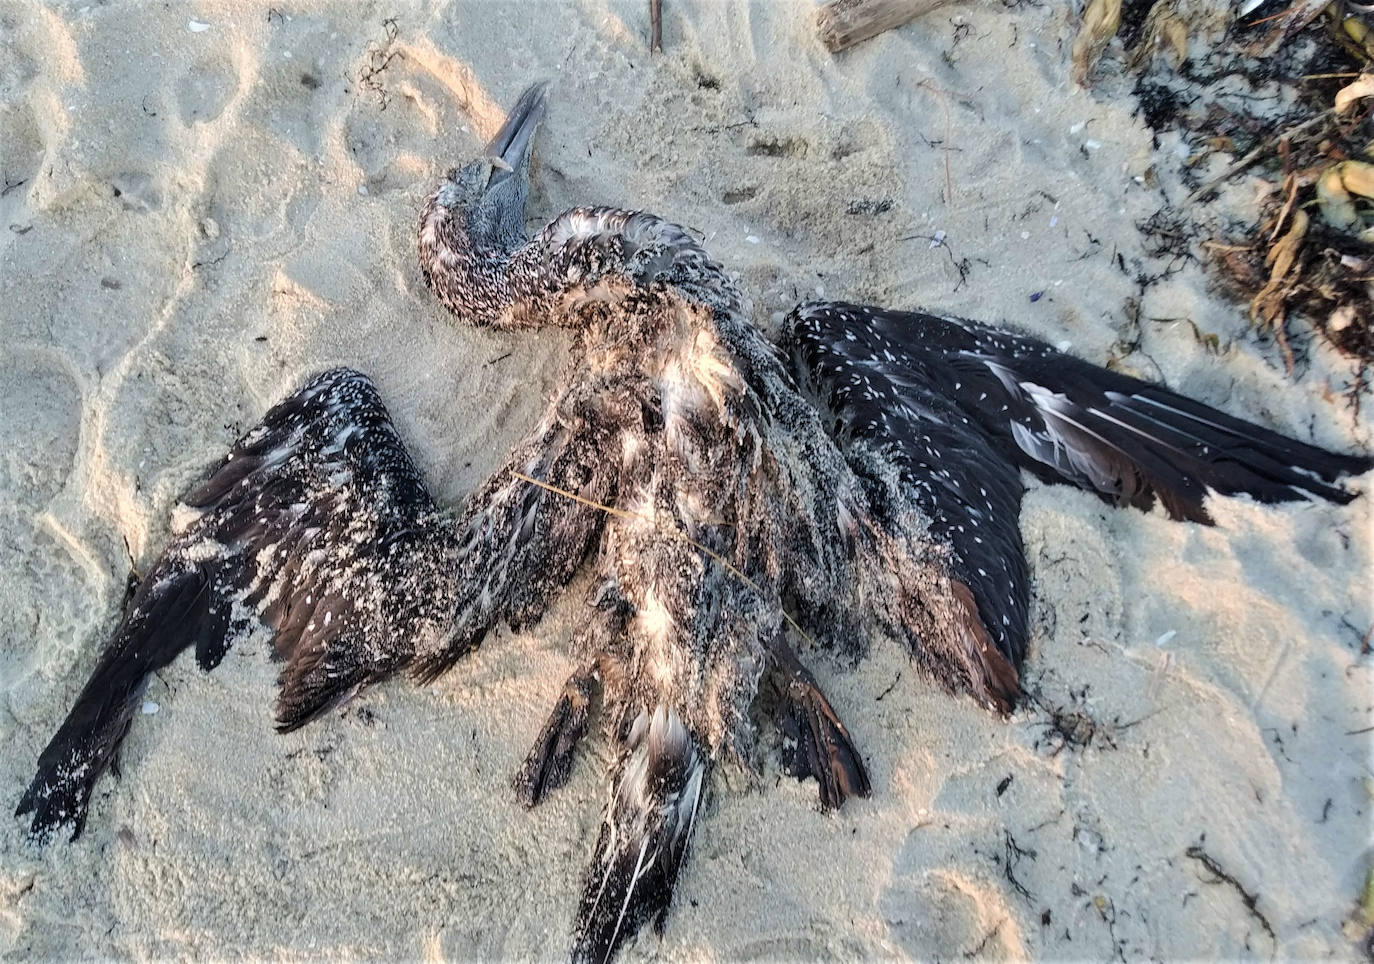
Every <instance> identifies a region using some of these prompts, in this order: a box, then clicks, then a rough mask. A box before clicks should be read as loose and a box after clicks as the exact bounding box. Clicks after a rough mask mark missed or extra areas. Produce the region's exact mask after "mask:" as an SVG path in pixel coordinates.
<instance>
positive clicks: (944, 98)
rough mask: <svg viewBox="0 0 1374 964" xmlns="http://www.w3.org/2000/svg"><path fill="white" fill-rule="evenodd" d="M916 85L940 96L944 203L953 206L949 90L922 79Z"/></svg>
mask: <svg viewBox="0 0 1374 964" xmlns="http://www.w3.org/2000/svg"><path fill="white" fill-rule="evenodd" d="M916 86H917V87H924V88H925V89H926V90H928V91H930V92H932V93H934V94H935V95H937V96H938V97H939V98H940V107H941V108H942V109H943V110H944V112H945V142H944V144H943V145H941V146H942V147H943V148H944V154H945V204H946V205H948V206H949V207H953V206H954V179H953V178H952V177H950V174H949V139H950V119H949V91H947V90H942V89H941V88H939V87H936V86H935V85H934V84H932V83H931V82H930V81H928V80H923V81H921V82H920V83H919V84H917V85H916Z"/></svg>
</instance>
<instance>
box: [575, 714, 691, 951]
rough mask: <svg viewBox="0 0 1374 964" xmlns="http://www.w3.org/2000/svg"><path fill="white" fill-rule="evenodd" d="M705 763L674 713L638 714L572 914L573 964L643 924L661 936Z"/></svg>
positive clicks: (613, 948) (615, 946)
mask: <svg viewBox="0 0 1374 964" xmlns="http://www.w3.org/2000/svg"><path fill="white" fill-rule="evenodd" d="M707 768H708V763H707V760H706V757H705V756H704V755H703V754H702V752H701V750H700V748H699V747H698V744H697V742H696V740H695V738H694V737H693V736H692V734H691V733H690V732H689V731H688V729H687V727H686V726H685V725H684V724H683V722H682V720H681V719H680V718H679V717H678V715H677V713H676V712H674V711H673V710H672V709H665V708H664V707H663V706H662V705H660V706H659V707H658V708H657V709H656V710H654V713H653V715H652V717H651V716H650V715H649V713H648V712H647V711H646V712H642V713H640V715H639V717H638V718H637V719H636V720H635V722H634V725H633V726H632V727H631V729H630V734H629V736H628V737H627V739H626V740H625V747H624V752H623V754H622V756H621V760H620V764H619V769H618V772H617V773H616V775H615V778H614V781H613V783H612V790H611V800H610V805H609V806H608V807H607V809H606V817H605V820H604V822H603V823H602V826H601V835H600V838H599V839H598V840H597V844H596V859H595V860H594V861H593V863H592V866H591V868H590V869H589V871H588V874H587V880H586V884H585V886H584V888H583V892H582V904H581V907H580V908H579V910H578V922H577V934H576V938H575V943H574V946H573V959H574V960H575V961H588V962H592V961H594V962H603V961H608V960H610V958H611V957H612V956H613V955H614V954H615V952H616V950H617V949H618V948H619V947H620V945H621V944H623V943H624V942H625V941H626V940H628V939H629V938H630V937H631V936H633V935H634V934H635V933H637V932H638V931H639V929H640V928H641V927H642V926H643V925H644V924H645V923H646V922H647V921H649V920H650V919H652V920H653V921H654V926H655V928H656V929H658V930H659V931H662V928H663V923H664V921H665V920H666V918H667V916H668V909H669V907H670V905H671V904H672V899H673V888H674V886H675V885H676V884H677V878H678V874H679V873H680V872H681V870H682V865H683V862H684V860H685V859H686V856H687V848H688V845H689V844H690V843H691V839H692V831H693V829H694V828H695V827H696V821H697V814H698V813H699V812H700V810H701V803H702V800H703V798H704V795H705V791H706V775H707Z"/></svg>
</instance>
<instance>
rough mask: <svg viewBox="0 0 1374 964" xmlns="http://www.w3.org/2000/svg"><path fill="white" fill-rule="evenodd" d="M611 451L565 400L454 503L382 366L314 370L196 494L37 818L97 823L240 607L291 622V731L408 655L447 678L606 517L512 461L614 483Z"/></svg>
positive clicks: (44, 782)
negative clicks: (159, 680) (149, 706)
mask: <svg viewBox="0 0 1374 964" xmlns="http://www.w3.org/2000/svg"><path fill="white" fill-rule="evenodd" d="M597 456H598V453H597V452H596V451H595V450H594V447H593V450H587V449H586V447H585V446H582V445H579V444H578V442H577V439H576V438H575V437H570V436H569V433H568V432H567V431H566V430H564V429H563V428H562V427H561V425H560V424H559V423H558V422H557V419H554V418H552V417H551V419H550V420H549V422H548V426H547V427H545V428H543V429H542V430H541V432H540V433H536V435H535V437H534V438H532V439H531V440H530V441H529V442H527V443H526V445H525V446H523V447H522V448H521V449H520V450H517V453H516V455H515V456H514V457H513V461H512V464H511V465H508V466H506V467H505V468H503V469H502V471H500V472H498V473H497V474H496V476H494V477H493V478H492V480H491V481H489V482H488V483H487V485H486V486H485V487H484V488H483V489H482V490H480V491H479V492H478V493H477V495H476V496H475V497H474V498H473V499H472V500H470V501H469V503H468V506H467V509H466V510H465V512H464V514H463V516H462V517H461V518H458V519H455V518H454V517H452V516H450V515H448V514H446V513H444V512H441V511H440V510H438V509H437V508H436V506H435V505H434V502H433V500H432V499H431V498H430V496H429V494H428V492H427V491H426V490H425V486H424V483H423V480H422V479H421V477H420V475H419V473H418V471H417V470H416V468H415V466H414V464H413V462H412V461H411V459H410V457H409V455H408V454H407V452H406V450H405V447H404V445H403V444H402V443H401V440H400V437H399V436H398V435H397V433H396V430H395V428H394V427H393V425H392V423H391V418H390V416H389V414H388V413H387V411H386V408H385V406H384V405H383V404H382V401H381V398H380V396H379V395H378V393H377V390H376V388H375V387H374V386H373V385H372V383H371V381H370V380H368V379H367V378H366V377H365V376H363V375H361V374H359V373H357V372H354V371H351V370H348V369H335V370H332V371H329V372H325V373H324V374H322V375H319V376H317V377H316V378H314V379H312V380H311V381H310V382H309V383H307V384H306V385H305V386H304V387H302V388H301V389H300V390H299V391H297V392H296V393H295V394H293V395H291V396H290V397H289V398H287V399H285V400H284V401H282V402H281V403H279V404H278V405H276V406H274V407H273V408H272V409H271V410H270V411H269V412H268V413H267V414H266V416H264V418H263V420H262V422H261V423H260V424H259V425H257V426H256V427H255V428H254V429H252V430H251V431H250V432H249V433H248V434H247V435H245V436H244V437H243V438H242V439H240V440H239V442H238V443H237V444H236V445H235V446H234V448H233V450H232V451H231V452H230V454H229V455H228V456H227V457H226V459H225V460H224V462H223V463H222V464H221V465H220V466H219V468H218V469H217V470H216V471H215V472H214V473H213V474H212V475H211V477H210V478H209V479H208V480H206V482H204V483H203V484H202V485H200V486H198V487H196V488H195V489H194V490H193V491H191V492H190V493H189V494H188V495H187V496H186V498H185V500H184V501H185V504H186V505H187V506H189V507H191V508H193V509H198V510H200V515H199V516H198V517H197V518H196V519H195V520H194V521H192V522H191V523H190V525H189V526H188V527H187V528H186V529H185V530H184V531H183V532H182V533H181V534H179V535H178V536H177V537H176V538H175V539H173V541H172V543H171V544H170V545H169V546H168V547H167V549H166V550H165V551H164V552H163V553H162V555H161V556H160V557H159V558H158V560H157V562H156V563H155V564H154V565H153V567H152V570H151V572H150V573H149V575H148V577H147V579H146V580H144V582H143V584H142V585H141V587H140V588H139V590H138V592H137V593H136V594H135V596H134V598H133V600H132V601H131V604H130V607H129V609H128V612H127V613H126V614H125V616H124V619H123V620H122V621H121V622H120V624H119V627H118V628H117V630H116V631H115V635H114V638H113V640H112V641H111V643H110V645H109V647H107V649H106V650H105V652H104V653H103V654H102V656H101V658H100V661H99V663H98V665H97V667H96V669H95V672H94V673H93V674H92V676H91V679H90V681H89V682H88V683H87V684H86V687H85V688H84V689H83V690H82V692H81V694H80V696H78V698H77V701H76V704H75V706H74V707H73V708H72V710H71V712H70V713H69V714H68V716H67V719H66V720H65V722H64V723H63V724H62V726H61V727H60V728H59V730H58V732H57V734H56V736H54V738H53V740H52V741H51V743H49V745H48V747H47V748H46V749H45V750H44V751H43V753H42V754H41V755H40V757H39V761H38V771H37V774H36V775H35V777H34V779H33V781H32V783H31V784H30V786H29V788H28V790H27V791H26V792H25V794H24V797H23V799H22V800H21V801H20V803H19V807H18V810H17V814H21V815H22V814H25V813H30V812H32V813H33V818H32V822H31V829H30V833H31V836H32V837H33V838H34V839H36V840H39V841H44V840H47V839H48V838H50V837H51V836H52V834H53V832H54V831H55V830H57V829H58V828H59V827H61V826H63V825H69V826H70V827H71V828H72V830H73V837H75V836H77V835H79V834H80V832H81V829H82V827H83V825H84V822H85V817H86V809H87V806H88V803H89V800H90V795H91V791H92V789H93V787H94V785H95V782H96V780H97V779H98V778H99V776H100V774H101V773H102V772H104V770H106V769H107V768H109V767H110V766H111V765H112V763H113V762H114V760H115V757H116V755H117V753H118V749H119V745H120V743H121V741H122V740H123V739H124V737H125V735H126V734H127V732H128V728H129V724H130V722H131V720H132V716H133V713H134V709H135V707H136V706H137V704H138V701H139V699H140V696H141V694H142V692H143V690H144V687H145V686H146V683H147V679H148V676H149V675H150V674H151V673H153V672H155V671H157V670H158V669H161V668H162V667H164V666H166V665H167V664H168V663H170V662H171V661H172V660H173V659H175V658H176V656H177V655H178V654H180V653H181V652H182V651H183V650H184V649H186V648H187V647H188V646H191V645H193V644H194V646H195V652H196V659H197V662H198V663H199V664H200V666H201V667H202V668H203V669H207V670H208V669H212V668H214V667H215V666H216V665H218V663H219V662H220V661H221V660H222V659H223V657H224V654H225V653H226V652H227V650H228V647H229V645H230V643H231V641H232V639H233V638H234V636H235V628H236V625H237V621H239V620H242V621H245V622H246V621H247V620H248V619H249V618H250V617H251V616H254V615H256V616H257V617H258V618H259V619H260V620H261V621H262V622H263V623H264V624H266V625H267V626H268V627H269V628H270V629H271V630H272V636H273V638H272V645H273V653H274V655H275V656H276V657H277V658H278V659H280V660H282V661H283V662H284V666H283V668H282V671H281V676H280V683H281V691H280V694H279V696H278V700H277V707H276V712H277V722H278V727H279V729H281V730H283V731H286V730H294V729H296V728H298V727H300V726H303V725H304V724H306V723H308V722H309V721H310V720H312V719H314V718H315V717H317V716H319V715H320V714H321V713H324V712H326V711H327V710H329V709H330V708H331V707H333V706H336V705H337V704H338V703H340V702H341V701H343V700H346V699H348V698H349V697H350V696H352V695H353V694H354V693H356V692H357V691H358V690H359V689H361V688H362V687H364V686H367V685H370V684H372V683H375V682H377V681H379V680H381V679H383V678H385V677H387V676H389V675H391V674H392V673H394V672H396V671H398V670H400V669H403V668H407V667H410V668H412V669H413V671H414V672H415V675H416V676H418V677H420V678H421V679H425V680H428V679H432V678H434V677H435V676H437V675H438V674H439V673H441V672H442V671H443V670H444V669H446V668H447V667H448V666H450V665H452V663H453V662H454V661H456V660H457V659H458V658H459V657H460V656H462V655H463V654H464V653H466V652H468V651H469V650H471V649H472V648H473V647H474V646H476V645H477V644H478V643H480V641H481V639H482V637H483V636H484V635H485V633H486V632H487V630H488V629H489V628H490V627H491V626H492V625H493V624H494V623H495V622H497V621H498V620H502V619H506V620H513V621H528V620H530V619H533V618H536V617H537V616H538V615H539V614H540V613H541V612H542V611H543V607H544V605H545V604H546V603H547V600H548V598H549V596H550V595H551V594H552V593H553V592H554V591H555V590H556V589H557V588H558V587H560V586H561V585H562V584H563V583H565V582H566V581H567V579H568V578H570V577H571V576H572V573H573V571H574V570H575V569H576V567H577V565H578V564H579V563H580V562H581V559H582V557H583V556H584V555H585V553H586V551H587V549H588V548H589V547H590V545H591V544H592V542H593V540H594V539H595V536H596V534H597V532H598V531H599V525H600V522H601V519H602V515H601V513H600V512H598V511H597V510H595V509H592V508H590V507H588V506H585V505H582V504H580V503H577V502H574V501H572V500H568V499H565V498H563V497H561V496H554V495H552V494H551V493H549V492H548V491H547V490H545V489H541V488H539V487H536V486H531V485H529V484H528V483H525V482H522V481H520V480H518V479H516V478H514V477H513V476H512V475H511V471H510V470H511V469H512V468H517V469H519V470H520V471H524V472H527V473H529V474H531V475H533V476H535V477H536V478H545V477H547V478H548V480H549V481H550V482H551V483H552V484H555V485H558V486H560V487H563V488H568V489H573V490H577V491H579V492H581V494H583V495H584V496H585V497H587V498H590V499H592V500H594V501H604V500H605V499H606V498H607V497H608V495H609V493H610V491H611V490H612V488H613V486H614V481H615V479H614V475H613V474H612V472H611V469H610V468H609V466H612V465H613V464H614V463H613V462H612V461H611V460H607V459H600V458H598V457H597ZM582 457H586V458H587V459H589V460H590V461H591V462H592V463H593V464H594V465H595V466H597V467H599V469H600V471H599V472H598V471H593V470H588V469H586V468H585V466H584V465H583V464H582V461H581V458H582ZM550 533H554V534H555V535H557V536H559V537H560V538H557V539H552V540H551V539H548V538H546V537H547V536H548V535H549V534H550Z"/></svg>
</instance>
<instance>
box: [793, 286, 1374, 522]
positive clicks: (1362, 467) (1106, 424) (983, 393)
mask: <svg viewBox="0 0 1374 964" xmlns="http://www.w3.org/2000/svg"><path fill="white" fill-rule="evenodd" d="M820 311H829V312H831V313H832V314H835V315H838V316H843V317H845V318H848V319H851V320H852V323H851V324H849V325H848V327H846V328H845V329H844V330H843V331H835V332H834V334H835V336H836V337H842V338H844V339H846V340H848V339H853V341H854V342H855V343H857V345H861V346H862V348H856V349H855V350H860V351H864V352H867V353H868V354H869V355H870V356H873V357H881V358H884V359H890V364H891V365H893V366H895V367H897V368H900V369H904V370H905V371H907V372H908V373H909V375H908V376H906V377H905V378H902V377H899V379H898V381H899V382H910V381H913V380H914V381H919V383H920V384H921V385H923V386H925V387H926V388H927V389H928V390H930V391H934V392H938V393H939V394H940V395H942V396H944V397H947V398H949V399H951V400H953V402H954V403H955V404H956V405H957V407H958V409H959V410H960V411H961V412H962V413H963V414H964V415H965V416H967V417H968V418H969V419H970V420H971V421H973V422H977V423H978V424H979V425H980V426H981V427H982V428H983V429H984V431H985V432H986V433H987V435H988V437H990V438H992V439H994V440H995V441H996V442H997V444H998V445H999V446H1000V447H1001V449H1002V450H1003V451H1004V452H1006V453H1007V455H1008V457H1009V458H1012V459H1014V460H1015V462H1016V463H1017V464H1018V465H1020V466H1021V467H1022V468H1025V469H1028V470H1030V471H1032V472H1034V473H1035V474H1036V475H1038V476H1040V477H1041V478H1042V479H1046V480H1049V481H1060V482H1068V483H1071V484H1073V485H1077V486H1079V487H1080V488H1085V489H1088V490H1089V491H1094V492H1097V493H1099V494H1100V495H1101V496H1103V497H1104V498H1105V499H1107V500H1109V501H1112V502H1114V503H1116V504H1119V505H1126V504H1129V505H1134V506H1137V507H1139V508H1142V509H1148V508H1149V507H1150V506H1151V505H1153V503H1154V499H1155V497H1156V496H1158V498H1159V499H1160V501H1161V502H1162V503H1163V504H1164V507H1165V509H1167V510H1168V512H1169V514H1170V515H1171V516H1172V517H1173V518H1175V519H1189V520H1192V521H1196V522H1202V523H1208V524H1210V522H1211V518H1210V517H1209V515H1208V514H1207V511H1206V508H1205V507H1204V505H1203V500H1204V498H1205V497H1206V494H1207V492H1208V490H1212V491H1215V492H1219V493H1221V494H1224V495H1237V494H1246V495H1250V496H1252V497H1254V498H1255V499H1257V500H1259V501H1261V502H1283V501H1290V500H1294V499H1300V498H1312V497H1319V498H1323V499H1328V500H1331V501H1334V502H1340V503H1346V502H1349V501H1350V500H1351V499H1352V498H1354V495H1353V494H1352V493H1351V492H1348V491H1347V490H1345V489H1343V488H1341V487H1340V486H1339V485H1336V484H1335V483H1336V481H1337V479H1338V478H1339V477H1340V476H1342V475H1345V474H1352V473H1360V472H1364V471H1367V470H1368V469H1369V468H1370V467H1371V466H1374V459H1370V458H1369V457H1368V456H1358V455H1357V456H1351V455H1341V454H1338V453H1333V452H1328V451H1326V450H1324V449H1321V448H1317V447H1316V446H1312V445H1308V444H1305V443H1303V442H1299V441H1297V440H1295V439H1291V438H1288V437H1286V436H1283V435H1280V434H1279V433H1277V432H1273V431H1270V430H1269V429H1266V428H1262V427H1261V426H1259V425H1255V424H1254V423H1252V422H1247V421H1244V420H1243V419H1238V418H1234V417H1232V416H1230V415H1227V414H1225V413H1224V412H1220V411H1218V410H1217V409H1214V408H1211V407H1209V406H1207V405H1203V404H1202V403H1200V402H1196V401H1194V400H1192V399H1190V398H1187V397H1185V396H1183V395H1180V394H1178V393H1177V392H1173V391H1170V390H1169V389H1167V388H1165V387H1163V386H1161V385H1156V384H1152V383H1150V382H1146V381H1142V380H1140V379H1137V378H1131V377H1129V376H1127V375H1123V374H1120V373H1118V372H1112V371H1108V370H1107V369H1104V368H1101V367H1099V366H1097V365H1092V364H1089V363H1088V362H1085V361H1083V360H1082V359H1079V358H1075V357H1073V356H1072V355H1068V354H1065V353H1064V352H1061V351H1058V350H1056V349H1054V348H1052V347H1050V346H1049V345H1047V344H1045V343H1044V342H1041V341H1039V340H1037V339H1035V338H1031V337H1028V336H1025V335H1020V334H1015V333H1012V332H1008V331H1004V330H1001V329H997V328H992V327H990V326H987V325H982V324H979V323H977V322H972V321H966V320H963V319H958V318H948V317H940V316H936V315H930V314H925V313H921V312H900V311H888V310H883V309H878V308H865V307H861V306H855V305H829V306H824V305H812V306H806V307H804V308H803V309H802V310H801V314H802V315H803V316H810V315H815V314H817V313H818V312H820ZM903 387H906V386H905V385H903Z"/></svg>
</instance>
